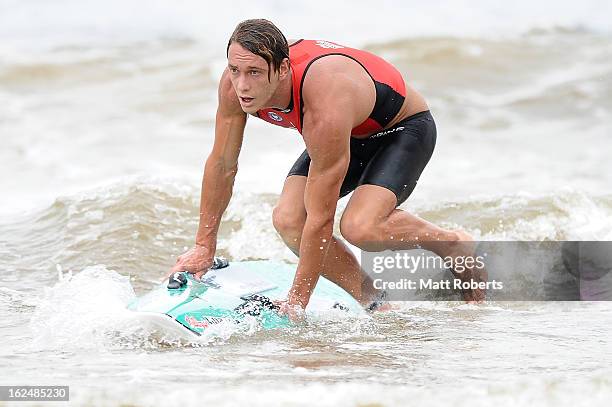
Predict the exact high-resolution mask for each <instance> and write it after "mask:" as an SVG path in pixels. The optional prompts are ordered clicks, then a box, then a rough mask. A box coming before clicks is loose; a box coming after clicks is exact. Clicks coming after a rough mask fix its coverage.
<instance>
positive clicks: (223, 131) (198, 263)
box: [170, 70, 247, 278]
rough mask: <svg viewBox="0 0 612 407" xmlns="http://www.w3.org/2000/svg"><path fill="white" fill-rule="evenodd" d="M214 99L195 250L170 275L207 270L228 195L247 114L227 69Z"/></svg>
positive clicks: (234, 174) (233, 177) (210, 263)
mask: <svg viewBox="0 0 612 407" xmlns="http://www.w3.org/2000/svg"><path fill="white" fill-rule="evenodd" d="M218 98H219V104H218V108H217V115H216V119H215V141H214V145H213V148H212V151H211V152H210V154H209V156H208V159H207V160H206V165H205V166H204V176H203V177H202V193H201V197H200V223H199V226H198V231H197V233H196V239H195V247H194V248H192V249H191V250H189V251H188V252H186V253H185V254H183V255H181V256H180V257H179V258H178V260H177V263H176V265H175V266H174V267H173V268H172V270H171V272H170V274H172V273H174V272H177V271H185V270H186V271H189V272H191V273H194V274H195V277H196V278H199V277H200V276H202V275H203V274H204V273H206V271H208V268H209V267H210V266H211V265H212V259H213V257H214V254H215V250H216V247H217V233H218V230H219V225H220V223H221V217H222V215H223V212H225V209H226V208H227V206H228V204H229V201H230V198H231V196H232V188H233V185H234V179H235V177H236V173H237V172H238V156H239V154H240V149H241V147H242V139H243V135H244V127H245V125H246V120H247V115H246V113H244V112H243V111H242V108H241V107H240V103H239V101H238V97H237V96H236V93H235V91H234V89H233V87H232V84H231V82H230V80H229V76H228V72H227V70H225V71H224V72H223V75H222V77H221V80H220V82H219V94H218Z"/></svg>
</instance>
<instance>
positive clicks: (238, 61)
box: [227, 42, 280, 114]
mask: <svg viewBox="0 0 612 407" xmlns="http://www.w3.org/2000/svg"><path fill="white" fill-rule="evenodd" d="M227 62H228V64H227V65H228V70H229V74H230V80H231V81H232V85H233V87H234V90H235V91H236V95H238V100H239V101H240V106H241V107H242V110H243V111H244V112H245V113H251V114H252V113H255V112H256V111H257V110H260V109H263V108H265V107H269V106H268V101H269V100H270V98H271V96H272V95H273V94H274V92H275V91H276V88H277V87H278V83H279V81H280V79H279V73H278V72H271V73H270V81H268V71H269V70H270V68H269V67H268V64H267V62H266V60H265V59H263V58H262V57H260V56H259V55H255V54H253V53H252V52H250V51H249V50H247V49H245V48H243V47H242V46H241V45H240V44H238V43H235V42H234V43H232V44H231V45H230V47H229V52H228V57H227Z"/></svg>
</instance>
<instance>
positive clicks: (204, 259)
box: [164, 244, 215, 281]
mask: <svg viewBox="0 0 612 407" xmlns="http://www.w3.org/2000/svg"><path fill="white" fill-rule="evenodd" d="M214 255H215V253H214V251H213V252H212V253H211V250H210V249H209V248H208V247H206V246H200V245H197V244H196V245H195V246H194V247H192V248H191V249H189V250H187V251H186V252H185V253H183V254H181V255H180V256H179V257H178V258H177V259H176V264H175V265H174V267H172V269H171V270H170V272H169V273H168V274H166V276H165V277H164V280H167V279H168V277H170V276H171V275H172V274H174V273H178V272H181V271H187V272H189V273H191V274H193V277H194V278H195V279H196V280H198V281H199V280H200V278H201V277H202V276H203V275H204V274H206V272H207V271H208V269H210V268H211V267H212V265H213V259H214Z"/></svg>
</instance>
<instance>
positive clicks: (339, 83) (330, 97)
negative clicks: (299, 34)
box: [302, 55, 376, 125]
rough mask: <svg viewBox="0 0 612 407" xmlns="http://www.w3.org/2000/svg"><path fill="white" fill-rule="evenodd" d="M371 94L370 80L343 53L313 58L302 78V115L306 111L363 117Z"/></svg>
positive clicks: (361, 69) (372, 94) (359, 118)
mask: <svg viewBox="0 0 612 407" xmlns="http://www.w3.org/2000/svg"><path fill="white" fill-rule="evenodd" d="M364 95H368V96H367V97H364ZM375 97H376V96H375V89H374V86H373V82H372V79H371V77H370V76H369V75H368V73H367V72H366V71H365V69H363V67H362V66H361V65H360V64H359V63H358V62H357V61H354V60H353V59H351V58H348V57H346V56H343V55H328V56H325V57H323V58H319V59H317V60H316V61H314V62H313V63H312V64H311V65H310V67H309V68H308V71H307V73H306V76H305V77H304V79H303V85H302V99H303V100H304V114H305V115H306V114H307V111H309V112H310V113H311V114H312V113H316V114H317V115H322V114H330V115H337V114H339V113H341V114H343V115H350V116H354V118H355V121H359V120H364V119H365V118H364V117H362V116H364V114H365V117H367V115H368V114H369V113H370V111H371V109H372V107H373V106H370V105H372V104H373V100H375ZM370 99H372V101H370ZM354 124H355V125H357V124H358V123H354Z"/></svg>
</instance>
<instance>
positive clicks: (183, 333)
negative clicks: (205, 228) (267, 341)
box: [128, 258, 364, 339]
mask: <svg viewBox="0 0 612 407" xmlns="http://www.w3.org/2000/svg"><path fill="white" fill-rule="evenodd" d="M295 269H296V266H295V265H292V264H286V263H282V262H275V261H242V262H233V263H231V264H230V263H228V262H227V261H226V260H224V259H222V258H215V263H214V265H213V268H211V270H209V271H208V272H207V273H206V274H205V275H204V276H203V277H202V279H201V280H200V281H198V280H196V279H195V278H193V275H192V274H190V273H186V272H181V273H175V274H174V275H173V276H171V277H170V279H169V280H167V281H165V282H163V283H161V284H159V285H158V286H157V287H155V288H154V289H153V290H152V291H150V292H148V293H147V294H145V295H143V296H141V297H139V298H136V299H135V300H134V301H132V302H131V303H130V304H129V305H128V309H130V310H132V311H134V312H135V313H136V314H137V317H138V318H139V320H141V321H142V322H146V323H148V324H149V325H152V326H154V327H156V328H158V329H160V330H162V331H165V332H168V333H171V334H173V335H174V336H177V337H180V338H187V339H188V338H191V337H193V336H194V335H195V336H200V335H202V333H203V332H204V331H206V330H207V329H209V328H211V327H213V326H215V325H219V324H223V323H225V324H228V323H230V324H231V323H240V322H242V321H243V320H244V319H245V318H247V317H248V318H255V319H256V320H257V323H259V324H260V326H261V327H262V328H263V329H276V328H284V327H289V326H290V325H291V323H290V321H289V320H288V318H287V317H286V316H280V315H279V314H278V313H277V312H276V311H277V307H276V306H275V304H274V303H273V301H274V300H283V299H285V298H286V297H287V292H288V291H289V288H290V287H291V284H292V282H293V277H294V275H295ZM332 310H333V311H335V312H338V311H341V312H346V313H351V314H355V315H357V314H360V313H363V312H364V311H363V309H362V307H361V306H360V305H359V303H358V302H357V301H356V300H355V299H353V297H352V296H351V295H350V294H348V293H347V292H346V291H344V290H343V289H341V288H340V287H338V286H337V285H336V284H334V283H332V282H331V281H329V280H327V279H325V278H324V277H322V276H321V277H320V278H319V281H318V283H317V286H316V288H315V290H314V292H313V295H312V297H311V300H310V303H309V305H308V309H307V314H308V313H320V312H326V311H332Z"/></svg>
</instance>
